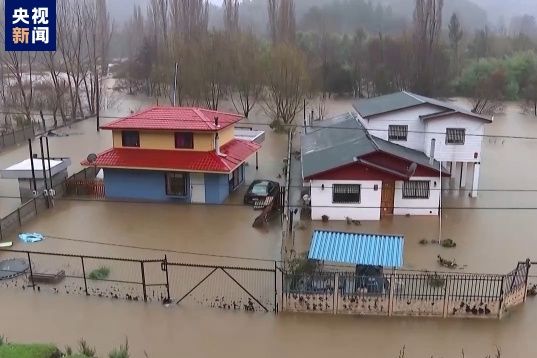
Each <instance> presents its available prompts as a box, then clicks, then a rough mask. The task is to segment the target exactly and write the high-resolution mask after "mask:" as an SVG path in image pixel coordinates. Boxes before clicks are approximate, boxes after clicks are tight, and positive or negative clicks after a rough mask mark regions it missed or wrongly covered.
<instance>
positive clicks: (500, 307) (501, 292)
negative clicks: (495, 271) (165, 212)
mask: <svg viewBox="0 0 537 358" xmlns="http://www.w3.org/2000/svg"><path fill="white" fill-rule="evenodd" d="M504 280H505V275H504V276H502V286H501V288H500V304H499V307H498V319H502V315H503V299H504V297H503V296H504V292H503V287H504V286H503V285H504V283H505V281H504Z"/></svg>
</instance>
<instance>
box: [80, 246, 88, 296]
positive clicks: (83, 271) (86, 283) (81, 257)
mask: <svg viewBox="0 0 537 358" xmlns="http://www.w3.org/2000/svg"><path fill="white" fill-rule="evenodd" d="M80 261H81V262H82V275H83V276H84V289H85V290H86V296H89V293H88V281H87V280H86V266H85V265H84V256H80Z"/></svg>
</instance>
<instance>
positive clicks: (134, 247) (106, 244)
mask: <svg viewBox="0 0 537 358" xmlns="http://www.w3.org/2000/svg"><path fill="white" fill-rule="evenodd" d="M43 236H44V237H45V238H47V239H53V240H61V241H71V242H80V243H85V244H97V245H104V246H113V247H122V248H128V249H136V250H146V251H157V252H171V253H175V254H182V255H192V256H205V257H217V258H226V259H236V260H249V261H261V262H274V261H277V262H281V260H278V259H263V258H257V257H246V256H231V255H217V254H207V253H201V252H193V251H180V250H172V249H162V248H155V247H145V246H136V245H126V244H114V243H109V242H103V241H90V240H82V239H73V238H67V237H62V236H54V235H48V234H46V233H43Z"/></svg>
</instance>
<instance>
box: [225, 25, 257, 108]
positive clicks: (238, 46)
mask: <svg viewBox="0 0 537 358" xmlns="http://www.w3.org/2000/svg"><path fill="white" fill-rule="evenodd" d="M231 58H232V66H231V69H232V71H231V72H232V79H231V83H232V88H231V101H232V102H233V106H234V107H235V109H236V110H237V112H242V113H243V114H244V116H245V117H246V118H248V115H249V114H250V111H251V110H252V108H253V107H254V106H255V104H256V103H257V101H258V100H259V98H260V97H261V93H262V91H263V84H264V81H263V54H262V49H261V45H260V44H259V41H258V40H257V39H256V38H255V36H254V35H253V34H252V33H245V34H240V35H239V37H238V38H236V39H235V41H234V47H233V51H232V54H231Z"/></svg>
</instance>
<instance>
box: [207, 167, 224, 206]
mask: <svg viewBox="0 0 537 358" xmlns="http://www.w3.org/2000/svg"><path fill="white" fill-rule="evenodd" d="M228 195H229V176H228V175H227V174H208V173H206V174H205V202H206V203H207V204H222V203H223V202H224V201H225V200H226V199H227V197H228Z"/></svg>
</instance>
